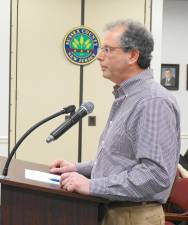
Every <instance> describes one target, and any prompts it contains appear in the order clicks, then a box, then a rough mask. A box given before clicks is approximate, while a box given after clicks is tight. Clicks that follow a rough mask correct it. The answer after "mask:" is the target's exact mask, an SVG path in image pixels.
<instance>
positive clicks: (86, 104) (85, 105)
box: [81, 102, 94, 114]
mask: <svg viewBox="0 0 188 225" xmlns="http://www.w3.org/2000/svg"><path fill="white" fill-rule="evenodd" d="M81 107H82V108H84V109H85V110H86V111H87V114H89V113H92V112H93V109H94V104H93V103H92V102H84V103H83V104H82V105H81Z"/></svg>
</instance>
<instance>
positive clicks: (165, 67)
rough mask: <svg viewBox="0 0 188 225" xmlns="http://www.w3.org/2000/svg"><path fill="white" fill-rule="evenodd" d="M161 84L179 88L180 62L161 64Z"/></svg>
mask: <svg viewBox="0 0 188 225" xmlns="http://www.w3.org/2000/svg"><path fill="white" fill-rule="evenodd" d="M161 85H163V86H164V87H165V88H167V89H168V90H178V89H179V64H161Z"/></svg>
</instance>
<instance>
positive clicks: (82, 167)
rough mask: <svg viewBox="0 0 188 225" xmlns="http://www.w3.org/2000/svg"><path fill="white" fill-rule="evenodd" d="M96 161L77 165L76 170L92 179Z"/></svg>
mask: <svg viewBox="0 0 188 225" xmlns="http://www.w3.org/2000/svg"><path fill="white" fill-rule="evenodd" d="M93 164H94V161H92V160H91V161H86V162H82V163H76V169H77V171H78V173H80V174H82V175H84V176H86V177H90V176H91V170H92V168H93Z"/></svg>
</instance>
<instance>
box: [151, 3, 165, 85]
mask: <svg viewBox="0 0 188 225" xmlns="http://www.w3.org/2000/svg"><path fill="white" fill-rule="evenodd" d="M151 21H152V24H151V32H152V35H153V38H154V51H153V59H152V62H151V68H152V69H153V72H154V78H155V80H157V81H158V82H160V73H161V47H162V45H161V41H162V23H163V0H153V1H152V19H151Z"/></svg>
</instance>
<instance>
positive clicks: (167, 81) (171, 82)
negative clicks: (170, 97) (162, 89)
mask: <svg viewBox="0 0 188 225" xmlns="http://www.w3.org/2000/svg"><path fill="white" fill-rule="evenodd" d="M161 84H162V85H163V86H166V87H167V86H175V78H174V77H173V73H172V70H171V69H170V68H169V69H166V70H165V71H164V78H163V79H162V81H161Z"/></svg>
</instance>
